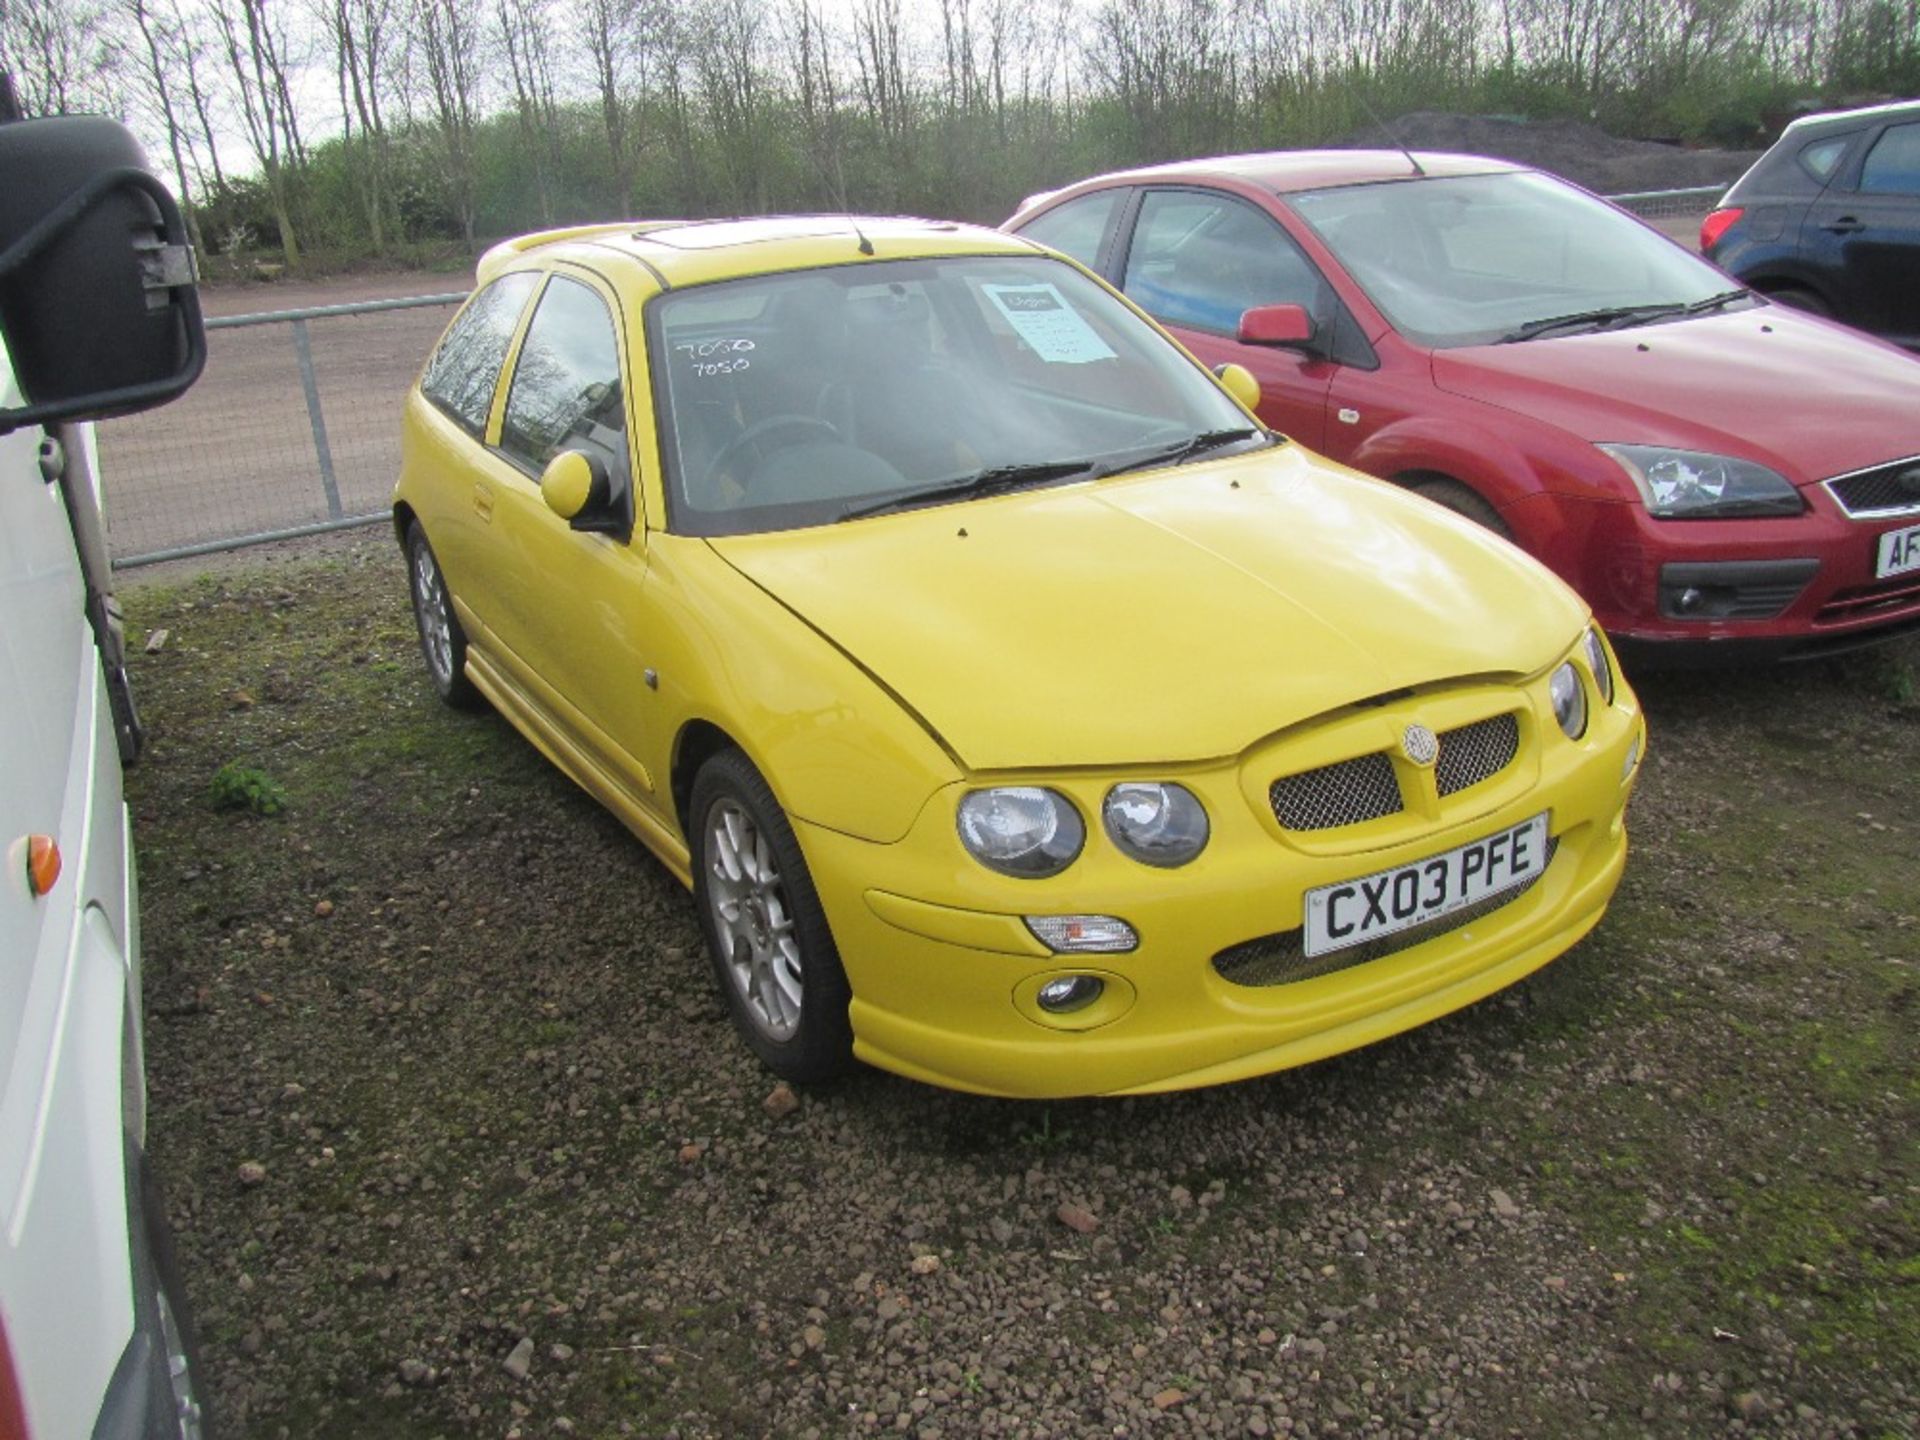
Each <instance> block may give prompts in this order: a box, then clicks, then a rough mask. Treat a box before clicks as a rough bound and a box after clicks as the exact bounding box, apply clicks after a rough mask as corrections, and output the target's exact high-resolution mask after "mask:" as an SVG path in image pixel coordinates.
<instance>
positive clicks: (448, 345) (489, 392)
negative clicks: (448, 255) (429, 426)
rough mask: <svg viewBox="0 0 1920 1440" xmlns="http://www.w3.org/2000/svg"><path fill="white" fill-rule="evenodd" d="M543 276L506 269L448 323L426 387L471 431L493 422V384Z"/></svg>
mask: <svg viewBox="0 0 1920 1440" xmlns="http://www.w3.org/2000/svg"><path fill="white" fill-rule="evenodd" d="M539 280H540V277H539V276H538V275H536V274H533V273H531V272H525V271H523V272H521V273H519V274H514V275H503V276H501V277H500V278H499V279H498V280H496V281H494V282H493V283H492V284H491V285H489V286H487V288H486V289H484V290H482V291H481V292H480V293H479V294H478V295H476V296H474V297H473V299H472V300H471V301H469V302H468V304H467V308H466V309H464V310H462V311H461V312H460V314H459V315H458V316H457V317H456V318H455V320H454V322H453V324H451V325H449V326H448V327H447V333H446V334H445V335H443V336H442V337H441V338H440V346H439V348H438V349H437V350H435V351H434V352H433V359H432V360H430V361H428V362H427V370H426V373H425V374H424V375H422V376H421V377H420V393H421V394H423V395H425V396H426V397H427V399H429V400H431V401H432V402H433V403H434V404H435V405H437V406H439V407H440V409H442V410H444V411H445V412H446V413H447V414H448V415H450V416H451V417H452V418H453V419H454V420H456V421H457V422H459V424H460V426H461V427H462V428H463V429H465V430H466V431H467V432H468V433H469V434H472V435H479V434H481V433H482V432H483V431H484V430H485V429H486V428H487V412H488V411H490V410H491V409H492V408H493V390H494V386H495V385H497V384H498V383H499V380H500V367H501V366H502V365H503V364H505V363H506V359H507V347H508V346H510V345H511V344H512V343H513V332H514V330H515V328H516V327H517V326H518V325H519V323H520V312H521V311H522V310H524V309H526V305H527V297H528V296H529V295H531V294H532V293H533V288H534V286H535V285H537V284H538V283H539Z"/></svg>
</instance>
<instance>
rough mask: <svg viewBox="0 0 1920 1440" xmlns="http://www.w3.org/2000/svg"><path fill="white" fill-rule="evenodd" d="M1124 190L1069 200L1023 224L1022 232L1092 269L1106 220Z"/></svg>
mask: <svg viewBox="0 0 1920 1440" xmlns="http://www.w3.org/2000/svg"><path fill="white" fill-rule="evenodd" d="M1123 193H1124V192H1123V191H1119V190H1102V191H1100V192H1099V193H1098V194H1096V195H1082V196H1081V197H1080V198H1079V199H1078V200H1069V201H1068V202H1067V203H1066V204H1064V205H1060V206H1057V207H1055V208H1054V209H1052V210H1049V211H1048V212H1047V213H1046V214H1044V215H1042V216H1041V217H1040V218H1039V219H1037V220H1035V221H1034V222H1033V223H1032V224H1030V225H1024V226H1022V227H1021V229H1020V233H1021V234H1022V235H1024V236H1026V237H1027V239H1029V240H1037V241H1039V242H1040V243H1041V244H1042V245H1050V246H1052V247H1053V248H1054V249H1055V250H1059V251H1061V252H1062V253H1064V254H1067V255H1071V256H1072V257H1073V258H1074V259H1076V260H1078V261H1079V262H1080V263H1081V264H1082V265H1084V266H1086V267H1087V268H1088V269H1089V270H1091V269H1092V268H1093V266H1094V262H1095V261H1097V260H1098V259H1099V258H1100V240H1101V237H1102V236H1104V235H1105V234H1106V233H1107V222H1108V221H1109V220H1111V219H1112V218H1113V207H1114V206H1115V205H1117V204H1119V203H1120V196H1121V195H1122V194H1123Z"/></svg>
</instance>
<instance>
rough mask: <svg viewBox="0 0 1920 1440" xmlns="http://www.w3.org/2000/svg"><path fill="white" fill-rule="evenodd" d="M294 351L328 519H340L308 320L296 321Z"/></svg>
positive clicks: (336, 486) (338, 495)
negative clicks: (314, 376)
mask: <svg viewBox="0 0 1920 1440" xmlns="http://www.w3.org/2000/svg"><path fill="white" fill-rule="evenodd" d="M293 353H294V354H296V355H298V356H299V357H300V388H301V389H303V390H305V391H306V392H307V421H308V423H309V424H311V425H312V426H313V454H314V458H315V459H316V460H318V461H319V462H320V484H321V486H322V487H323V488H324V489H325V490H326V492H327V518H328V519H329V520H338V519H339V518H340V516H341V509H340V482H339V481H338V480H336V479H335V478H334V474H333V451H332V449H331V448H330V447H329V446H328V445H327V417H326V416H325V415H324V414H323V413H322V412H321V409H320V386H319V384H318V382H316V381H315V380H314V378H313V347H312V346H311V345H310V344H308V343H307V322H306V317H304V316H302V317H300V318H299V319H297V320H295V321H294V322H293Z"/></svg>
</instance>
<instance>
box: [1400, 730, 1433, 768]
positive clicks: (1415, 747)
mask: <svg viewBox="0 0 1920 1440" xmlns="http://www.w3.org/2000/svg"><path fill="white" fill-rule="evenodd" d="M1400 749H1401V750H1402V751H1403V752H1404V753H1405V755H1406V757H1407V759H1409V760H1411V761H1412V762H1413V763H1414V764H1416V765H1431V764H1432V763H1433V762H1434V761H1435V760H1438V759H1439V758H1440V737H1439V736H1438V735H1436V734H1434V733H1433V731H1431V730H1429V729H1428V728H1427V727H1426V726H1424V725H1409V726H1407V733H1406V734H1405V735H1402V736H1401V737H1400Z"/></svg>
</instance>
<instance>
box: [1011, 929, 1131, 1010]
mask: <svg viewBox="0 0 1920 1440" xmlns="http://www.w3.org/2000/svg"><path fill="white" fill-rule="evenodd" d="M1026 920H1027V929H1029V930H1031V931H1032V932H1033V938H1034V939H1036V940H1038V941H1039V942H1040V943H1041V944H1042V945H1044V946H1046V947H1047V948H1048V949H1049V950H1051V951H1053V953H1054V954H1056V955H1124V954H1126V953H1127V952H1128V951H1130V950H1134V949H1137V948H1138V947H1139V945H1140V937H1139V936H1138V935H1137V934H1135V933H1134V929H1133V927H1132V926H1131V925H1129V924H1128V923H1127V922H1126V921H1124V920H1121V919H1119V918H1117V917H1116V916H1113V915H1029V916H1027V917H1026ZM1043 1003H1044V1002H1043Z"/></svg>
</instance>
